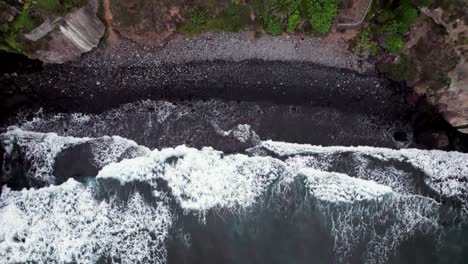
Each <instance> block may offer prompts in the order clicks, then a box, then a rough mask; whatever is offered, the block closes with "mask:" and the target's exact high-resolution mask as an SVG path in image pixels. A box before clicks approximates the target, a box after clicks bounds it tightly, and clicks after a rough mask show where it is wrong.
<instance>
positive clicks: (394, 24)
mask: <svg viewBox="0 0 468 264" xmlns="http://www.w3.org/2000/svg"><path fill="white" fill-rule="evenodd" d="M409 30H410V27H409V26H408V25H407V24H405V23H403V22H401V21H396V20H393V21H391V22H390V23H388V24H385V25H384V26H383V27H382V31H385V32H388V33H406V32H408V31H409Z"/></svg>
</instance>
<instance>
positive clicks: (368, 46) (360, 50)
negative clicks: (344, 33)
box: [351, 29, 379, 56]
mask: <svg viewBox="0 0 468 264" xmlns="http://www.w3.org/2000/svg"><path fill="white" fill-rule="evenodd" d="M351 46H352V48H353V50H354V51H355V52H356V53H357V54H358V55H360V56H366V55H375V54H377V52H378V51H379V46H378V44H377V42H376V41H374V40H373V39H372V38H371V33H370V30H369V29H365V30H363V31H361V33H359V35H358V37H357V38H354V39H353V41H352V43H351Z"/></svg>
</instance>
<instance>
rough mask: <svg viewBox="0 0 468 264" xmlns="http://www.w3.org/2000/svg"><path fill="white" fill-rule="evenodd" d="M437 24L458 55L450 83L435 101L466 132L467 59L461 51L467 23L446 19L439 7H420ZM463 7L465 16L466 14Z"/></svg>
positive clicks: (463, 46) (467, 34)
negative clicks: (445, 33)
mask: <svg viewBox="0 0 468 264" xmlns="http://www.w3.org/2000/svg"><path fill="white" fill-rule="evenodd" d="M422 11H423V12H424V13H425V14H426V15H428V16H430V17H431V18H432V19H433V20H434V21H435V22H436V23H437V24H439V25H441V26H443V27H444V28H445V30H446V31H447V40H446V41H447V42H448V43H451V46H452V47H453V49H454V52H455V53H456V54H457V55H458V58H459V60H458V62H457V63H456V66H455V68H454V69H452V70H451V71H450V72H449V73H448V74H447V75H448V77H450V80H451V83H450V85H449V87H448V88H447V89H445V90H444V91H443V93H440V95H439V97H438V100H437V102H436V104H437V105H439V108H440V109H441V112H442V114H443V115H444V117H445V119H446V120H447V121H448V122H449V123H450V124H451V125H453V126H454V127H455V128H458V130H459V131H460V132H462V133H465V134H468V60H467V57H466V55H465V54H464V52H463V51H465V50H467V49H468V43H467V42H466V40H462V41H459V39H462V38H465V39H466V38H468V25H466V24H465V22H464V21H463V19H456V20H455V21H451V20H448V19H447V17H449V16H450V14H449V13H448V12H446V11H444V10H442V9H441V8H437V9H434V10H430V9H422ZM467 12H468V11H467V10H466V9H465V16H467V15H468V14H467Z"/></svg>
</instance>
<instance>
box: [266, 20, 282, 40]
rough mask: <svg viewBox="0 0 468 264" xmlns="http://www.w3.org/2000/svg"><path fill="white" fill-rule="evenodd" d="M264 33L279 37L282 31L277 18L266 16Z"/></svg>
mask: <svg viewBox="0 0 468 264" xmlns="http://www.w3.org/2000/svg"><path fill="white" fill-rule="evenodd" d="M265 31H266V33H267V34H269V35H272V36H279V35H281V33H282V32H283V29H282V28H281V22H280V20H279V18H278V17H276V16H272V15H270V16H268V18H267V21H266V28H265Z"/></svg>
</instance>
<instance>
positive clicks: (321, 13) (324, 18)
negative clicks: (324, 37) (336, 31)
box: [307, 0, 338, 34]
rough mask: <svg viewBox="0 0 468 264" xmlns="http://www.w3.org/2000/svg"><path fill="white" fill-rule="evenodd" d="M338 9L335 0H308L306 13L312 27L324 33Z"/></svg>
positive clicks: (328, 28) (328, 29)
mask: <svg viewBox="0 0 468 264" xmlns="http://www.w3.org/2000/svg"><path fill="white" fill-rule="evenodd" d="M337 11H338V5H337V3H336V0H308V2H307V14H308V17H309V21H310V24H311V26H312V29H313V30H315V31H317V32H319V33H322V34H325V33H327V32H328V31H330V27H331V24H332V21H333V18H334V17H335V15H336V13H337Z"/></svg>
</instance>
